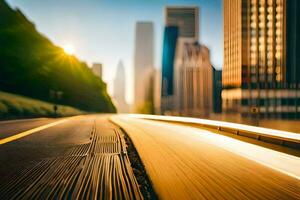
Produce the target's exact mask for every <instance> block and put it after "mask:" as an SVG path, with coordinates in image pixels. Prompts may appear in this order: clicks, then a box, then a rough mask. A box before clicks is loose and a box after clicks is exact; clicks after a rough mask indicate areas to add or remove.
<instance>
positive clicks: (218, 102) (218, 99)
mask: <svg viewBox="0 0 300 200" xmlns="http://www.w3.org/2000/svg"><path fill="white" fill-rule="evenodd" d="M213 88H214V89H213V111H214V113H222V96H221V95H222V70H217V69H215V68H214V67H213Z"/></svg>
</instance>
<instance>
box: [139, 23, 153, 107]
mask: <svg viewBox="0 0 300 200" xmlns="http://www.w3.org/2000/svg"><path fill="white" fill-rule="evenodd" d="M153 69H154V27H153V23H152V22H137V23H136V27H135V52H134V109H135V110H137V109H139V108H141V107H143V106H144V105H145V103H146V102H147V99H148V97H149V95H150V94H148V93H149V91H150V88H149V87H150V81H151V73H153Z"/></svg>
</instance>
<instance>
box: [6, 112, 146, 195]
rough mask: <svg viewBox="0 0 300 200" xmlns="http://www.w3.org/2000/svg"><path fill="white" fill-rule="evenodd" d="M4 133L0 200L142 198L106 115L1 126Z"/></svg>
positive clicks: (122, 145) (119, 136) (118, 136)
mask: <svg viewBox="0 0 300 200" xmlns="http://www.w3.org/2000/svg"><path fill="white" fill-rule="evenodd" d="M0 133H1V136H2V140H0V143H1V141H5V142H6V143H4V144H2V145H0V177H1V179H0V199H53V198H58V199H78V198H79V199H141V198H142V195H141V193H140V190H139V188H138V184H137V181H136V179H135V177H134V175H133V171H132V168H131V167H130V162H129V160H128V157H127V155H126V154H125V153H123V152H126V148H125V142H124V138H123V137H122V133H121V132H120V129H118V127H116V126H114V125H113V124H111V123H110V122H108V121H107V117H106V116H105V115H90V116H78V117H72V118H65V119H38V120H24V121H12V122H1V123H0ZM24 133H25V134H24ZM16 136H17V137H16ZM7 138H8V139H7ZM5 139H6V140H5Z"/></svg>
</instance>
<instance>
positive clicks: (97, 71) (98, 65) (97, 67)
mask: <svg viewBox="0 0 300 200" xmlns="http://www.w3.org/2000/svg"><path fill="white" fill-rule="evenodd" d="M92 71H93V73H94V74H95V75H96V76H98V77H99V78H102V64H101V63H93V66H92Z"/></svg>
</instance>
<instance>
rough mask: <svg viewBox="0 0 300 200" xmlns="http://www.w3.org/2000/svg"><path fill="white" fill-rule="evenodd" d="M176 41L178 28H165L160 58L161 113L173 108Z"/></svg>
mask: <svg viewBox="0 0 300 200" xmlns="http://www.w3.org/2000/svg"><path fill="white" fill-rule="evenodd" d="M177 39H178V27H177V26H166V27H165V31H164V41H163V56H162V81H161V100H162V101H161V111H162V112H164V111H165V110H170V109H172V108H173V102H172V101H173V99H172V98H173V94H174V63H175V53H176V45H177Z"/></svg>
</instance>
